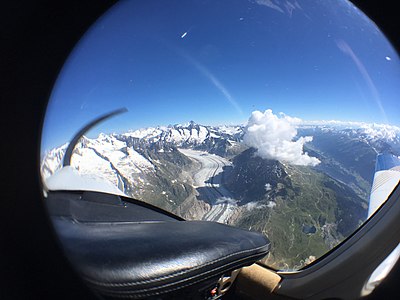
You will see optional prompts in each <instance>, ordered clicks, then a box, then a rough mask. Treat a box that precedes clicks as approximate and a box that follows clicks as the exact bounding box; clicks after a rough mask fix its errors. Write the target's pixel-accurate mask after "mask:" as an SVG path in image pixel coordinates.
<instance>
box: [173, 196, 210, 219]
mask: <svg viewBox="0 0 400 300" xmlns="http://www.w3.org/2000/svg"><path fill="white" fill-rule="evenodd" d="M210 209H211V205H210V204H208V203H207V202H204V201H201V200H197V199H196V195H194V194H192V195H190V196H189V197H187V198H186V200H185V201H183V203H182V204H181V205H179V206H178V207H177V209H176V211H175V213H176V214H177V215H179V216H181V217H182V218H184V219H186V220H201V219H202V218H203V216H204V215H205V214H206V213H207V212H209V211H210Z"/></svg>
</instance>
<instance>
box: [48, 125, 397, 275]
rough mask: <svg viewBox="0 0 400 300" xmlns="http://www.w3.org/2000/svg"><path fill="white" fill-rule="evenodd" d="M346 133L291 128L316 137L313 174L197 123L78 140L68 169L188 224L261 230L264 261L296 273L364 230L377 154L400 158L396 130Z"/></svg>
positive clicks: (235, 129)
mask: <svg viewBox="0 0 400 300" xmlns="http://www.w3.org/2000/svg"><path fill="white" fill-rule="evenodd" d="M331 123H333V122H332V121H331ZM345 125H346V124H344V123H343V122H342V123H339V124H338V123H335V124H327V123H325V124H304V123H303V124H296V127H297V136H298V137H300V136H312V137H313V139H312V141H311V142H308V143H306V144H305V145H304V151H306V152H308V154H309V155H310V156H313V157H316V158H318V159H319V160H320V161H321V163H320V164H318V165H317V166H315V167H307V166H294V165H290V164H288V163H285V162H281V161H278V160H274V159H263V158H261V157H259V156H257V155H256V150H255V149H254V148H249V147H248V146H246V145H245V144H244V143H243V136H244V134H245V130H246V128H245V127H244V126H205V125H199V124H196V123H195V122H193V121H192V122H189V123H188V124H185V125H173V126H164V127H163V126H159V127H154V128H146V129H140V130H135V131H130V132H127V133H123V134H109V135H107V134H100V135H99V137H98V138H96V139H89V138H86V137H83V138H82V139H81V141H80V142H79V143H78V145H77V146H76V147H75V150H74V154H73V156H72V166H73V167H75V168H76V169H78V170H79V172H81V173H90V174H96V175H97V176H99V177H102V178H104V179H106V180H108V181H110V182H111V183H113V184H114V185H115V186H117V187H118V188H119V189H121V190H122V191H123V192H125V193H126V194H127V195H129V196H131V197H133V198H136V199H139V200H142V201H145V202H149V203H151V204H154V205H157V206H159V207H161V208H163V209H166V210H169V211H172V212H174V213H176V214H179V215H181V216H182V217H184V218H187V219H206V220H214V221H219V222H225V223H228V224H232V225H236V226H239V227H243V228H246V229H251V230H257V231H260V232H263V233H264V234H266V235H267V236H268V237H269V238H270V240H271V241H272V243H273V245H272V246H273V248H272V251H271V255H269V256H268V258H267V259H266V263H267V264H269V265H270V266H273V267H276V268H279V269H293V268H299V267H301V266H304V265H305V264H307V263H308V262H310V261H311V260H312V258H313V257H318V256H321V255H323V254H324V253H325V252H326V251H328V250H329V249H331V248H332V247H334V246H335V245H337V244H338V243H339V242H340V241H341V240H343V239H344V238H345V237H346V236H348V235H349V234H351V233H352V232H353V231H354V230H355V229H356V228H357V227H358V226H359V225H360V224H362V222H363V221H364V220H365V218H366V215H367V209H368V199H369V193H370V188H371V185H372V179H373V175H374V165H375V157H376V154H377V153H379V152H384V151H388V152H392V153H394V154H396V155H400V129H399V128H397V127H394V126H382V125H373V124H365V123H360V124H359V126H358V127H357V126H356V125H357V124H354V123H353V124H350V125H349V126H345ZM66 147H67V144H65V145H63V146H61V147H58V148H56V149H52V150H51V151H49V152H48V153H46V155H45V156H44V158H43V160H42V162H41V172H42V175H43V178H44V179H45V178H48V177H49V176H51V174H53V173H54V172H56V171H57V170H58V169H60V167H61V162H62V158H63V155H64V152H65V149H66ZM180 149H190V151H192V152H188V151H189V150H188V151H184V150H180ZM199 178H200V179H199ZM196 180H197V181H199V180H203V184H202V185H201V186H199V183H198V182H196ZM213 197H214V198H216V199H212V198H213Z"/></svg>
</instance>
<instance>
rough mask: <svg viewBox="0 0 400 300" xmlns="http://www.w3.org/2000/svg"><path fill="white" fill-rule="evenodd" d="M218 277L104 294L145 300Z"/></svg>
mask: <svg viewBox="0 0 400 300" xmlns="http://www.w3.org/2000/svg"><path fill="white" fill-rule="evenodd" d="M259 255H260V254H254V255H252V256H250V257H246V258H244V259H242V261H243V260H246V259H250V258H252V257H254V256H259ZM223 267H225V266H221V267H219V268H218V269H221V268H223ZM218 269H214V270H210V271H207V272H206V273H205V274H207V273H210V272H212V271H216V270H218ZM202 275H203V274H198V275H196V276H197V277H198V276H202ZM216 275H217V274H213V275H209V276H207V277H202V278H201V279H198V280H196V281H192V282H189V283H186V284H183V285H179V286H177V287H174V288H170V289H168V290H162V291H157V289H158V290H159V289H163V288H164V287H168V286H171V285H177V284H179V282H180V281H178V282H172V283H168V284H165V285H161V286H157V287H153V288H149V289H142V290H138V291H114V292H104V294H108V295H112V296H115V297H119V298H136V299H139V298H143V297H150V296H154V295H159V294H166V293H169V292H173V291H177V290H180V289H183V288H185V287H188V286H191V285H194V284H196V283H199V282H202V281H204V280H207V279H209V278H212V277H214V276H216ZM181 281H182V280H181ZM151 290H156V291H153V292H152V291H151ZM124 293H125V294H124ZM129 293H131V294H129ZM135 293H136V295H135Z"/></svg>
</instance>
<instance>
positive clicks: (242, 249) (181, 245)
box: [52, 215, 270, 299]
mask: <svg viewBox="0 0 400 300" xmlns="http://www.w3.org/2000/svg"><path fill="white" fill-rule="evenodd" d="M52 220H53V223H54V225H55V228H56V231H57V232H58V234H59V237H60V241H61V243H62V245H63V248H64V250H65V252H66V255H67V257H68V258H69V259H70V261H71V262H72V263H73V265H74V266H75V268H76V269H77V271H78V272H79V273H80V274H81V275H82V277H83V279H84V280H86V282H87V283H88V284H89V285H90V286H91V287H93V288H94V289H95V290H97V291H98V292H99V293H100V294H103V295H106V296H114V297H123V298H134V299H138V298H145V297H149V296H154V295H160V294H164V293H168V292H171V291H175V290H178V289H182V288H185V287H187V286H192V285H194V284H196V283H199V282H201V281H204V280H207V279H209V278H212V277H215V276H220V275H221V274H223V273H225V272H227V271H230V270H233V269H237V268H239V267H242V266H246V265H250V264H252V263H254V262H255V261H257V260H258V259H261V258H262V257H264V256H265V255H266V254H267V253H268V251H269V247H270V242H269V240H268V239H267V238H266V237H265V236H263V235H261V234H259V233H256V232H250V231H246V230H241V229H238V228H235V227H231V226H227V225H223V224H219V223H215V222H206V221H176V220H171V221H168V220H167V221H166V220H161V221H158V220H153V221H139V222H82V221H77V220H76V219H73V218H68V217H65V216H59V215H58V216H53V217H52Z"/></svg>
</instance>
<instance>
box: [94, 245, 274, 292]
mask: <svg viewBox="0 0 400 300" xmlns="http://www.w3.org/2000/svg"><path fill="white" fill-rule="evenodd" d="M265 247H266V246H265V245H264V246H261V247H257V248H255V249H249V250H242V251H239V252H235V253H232V254H229V255H227V256H224V257H221V258H219V259H216V260H213V261H211V262H208V263H206V264H203V265H200V266H197V267H194V268H190V269H189V270H185V271H179V272H177V273H172V274H170V275H165V276H161V277H157V278H153V279H147V280H142V281H135V282H124V283H106V282H100V281H96V280H92V279H89V278H87V280H88V281H90V282H92V283H95V284H97V285H102V286H110V287H129V286H135V285H140V284H147V283H155V282H158V281H162V280H165V279H170V278H174V277H177V276H180V275H184V274H186V273H189V272H192V271H195V270H198V269H201V268H204V267H206V266H209V265H212V264H214V263H217V262H219V261H222V260H225V259H227V258H229V257H232V256H235V255H238V254H242V253H246V252H251V251H257V250H259V249H261V248H265ZM256 255H261V254H254V255H252V256H256ZM244 259H245V258H244Z"/></svg>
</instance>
